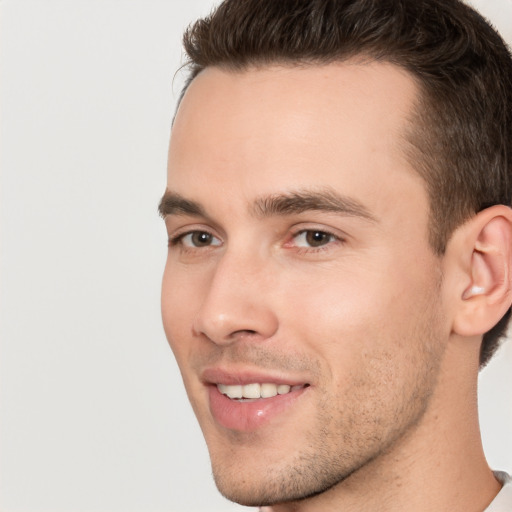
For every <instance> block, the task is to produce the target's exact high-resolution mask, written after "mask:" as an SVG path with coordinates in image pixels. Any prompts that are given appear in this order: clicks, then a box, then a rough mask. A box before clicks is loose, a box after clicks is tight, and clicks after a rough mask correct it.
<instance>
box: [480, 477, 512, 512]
mask: <svg viewBox="0 0 512 512" xmlns="http://www.w3.org/2000/svg"><path fill="white" fill-rule="evenodd" d="M494 476H495V477H496V478H497V479H498V480H499V481H500V482H501V483H502V484H503V487H502V488H501V491H500V492H499V493H498V494H497V495H496V498H494V499H493V500H492V503H491V504H490V505H489V506H488V507H487V508H486V509H485V511H484V512H512V478H510V476H509V475H507V473H503V472H502V471H495V472H494Z"/></svg>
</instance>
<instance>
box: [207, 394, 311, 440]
mask: <svg viewBox="0 0 512 512" xmlns="http://www.w3.org/2000/svg"><path fill="white" fill-rule="evenodd" d="M306 389H308V388H307V387H304V388H301V389H298V390H296V391H291V392H289V393H286V394H284V395H276V396H274V397H272V398H260V399H257V400H243V401H238V400H231V399H230V398H228V397H227V396H226V395H223V394H222V393H221V392H220V391H219V390H218V389H217V386H214V385H210V386H209V394H210V411H211V413H212V415H213V417H214V418H215V420H216V421H217V422H218V423H219V424H220V425H222V426H223V427H225V428H227V429H230V430H238V431H242V432H250V431H253V430H256V429H258V428H259V427H261V426H262V425H263V424H265V423H267V422H269V421H270V420H272V419H274V418H275V417H276V416H278V415H280V414H281V413H283V412H284V411H286V410H287V409H288V408H289V407H290V406H291V405H292V404H293V403H294V402H295V400H297V398H299V397H300V396H301V395H302V394H303V393H304V392H305V391H306Z"/></svg>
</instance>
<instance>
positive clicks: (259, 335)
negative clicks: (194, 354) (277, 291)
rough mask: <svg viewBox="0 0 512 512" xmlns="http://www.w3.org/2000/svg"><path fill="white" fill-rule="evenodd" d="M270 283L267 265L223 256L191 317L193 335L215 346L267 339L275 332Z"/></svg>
mask: <svg viewBox="0 0 512 512" xmlns="http://www.w3.org/2000/svg"><path fill="white" fill-rule="evenodd" d="M271 281H272V277H271V273H270V272H269V268H268V265H265V263H264V262H263V261H259V260H258V258H257V257H251V256H250V257H243V255H241V254H238V255H237V254H228V253H225V254H224V256H223V257H222V259H220V261H218V262H217V264H216V266H215V269H214V270H213V271H212V275H211V278H210V280H209V282H208V285H207V286H208V289H207V290H205V294H204V299H203V302H202V304H201V306H200V308H199V310H198V312H197V314H196V316H195V318H194V322H193V330H194V334H196V335H204V336H206V337H207V338H209V339H210V340H211V341H212V342H214V343H215V344H217V345H229V344H231V343H234V342H236V341H238V340H241V339H248V338H250V339H252V340H265V339H268V338H270V337H271V336H272V335H273V334H275V332H276V331H277V329H278V319H277V315H276V311H275V308H274V307H273V300H272V297H273V289H274V288H273V284H272V282H271ZM274 284H275V283H274Z"/></svg>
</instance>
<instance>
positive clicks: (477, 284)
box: [453, 205, 512, 336]
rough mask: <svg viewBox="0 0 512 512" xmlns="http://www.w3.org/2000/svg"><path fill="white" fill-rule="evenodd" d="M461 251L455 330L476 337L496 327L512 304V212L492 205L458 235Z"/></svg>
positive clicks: (457, 239) (459, 255)
mask: <svg viewBox="0 0 512 512" xmlns="http://www.w3.org/2000/svg"><path fill="white" fill-rule="evenodd" d="M455 235H456V236H455V240H454V243H455V248H456V250H457V251H459V254H458V258H457V259H458V262H459V265H458V266H459V270H462V272H460V273H458V275H459V278H458V279H457V282H458V286H457V288H458V289H457V293H458V295H459V296H458V297H457V307H456V311H455V316H454V323H453V331H454V332H455V333H456V334H460V335H462V336H476V335H482V334H484V333H486V332H487V331H488V330H489V329H491V328H492V327H494V326H495V325H496V324H497V323H498V321H499V320H500V319H501V317H502V316H503V315H504V314H505V313H506V312H507V310H508V308H509V307H510V305H511V303H512V210H511V209H510V208H508V207H507V206H504V205H496V206H491V207H490V208H486V209H485V210H482V211H481V212H480V213H478V214H477V215H476V216H475V217H473V218H471V219H470V220H469V221H468V222H467V223H465V224H464V225H463V226H461V228H460V232H459V230H457V231H456V233H455Z"/></svg>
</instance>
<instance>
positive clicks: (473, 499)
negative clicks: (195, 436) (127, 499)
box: [160, 0, 512, 512]
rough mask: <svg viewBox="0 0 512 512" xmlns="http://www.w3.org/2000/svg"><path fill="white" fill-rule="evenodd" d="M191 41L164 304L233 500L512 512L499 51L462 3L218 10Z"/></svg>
mask: <svg viewBox="0 0 512 512" xmlns="http://www.w3.org/2000/svg"><path fill="white" fill-rule="evenodd" d="M185 48H186V50H187V53H188V55H189V58H190V79H189V81H188V83H187V85H186V88H185V92H184V94H183V96H182V99H181V102H180V105H179V109H178V111H177V114H176V118H175V122H174V125H173V129H172V135H171V142H170V150H169V172H168V184H167V190H166V192H165V195H164V197H163V198H162V201H161V204H160V213H161V214H162V216H163V217H164V218H165V223H166V226H167V230H168V234H169V253H168V260H167V265H166V269H165V275H164V280H163V292H162V311H163V319H164V327H165V330H166V334H167V337H168V339H169V343H170V345H171V347H172V349H173V351H174V354H175V356H176V358H177V361H178V364H179V366H180V368H181V372H182V375H183V379H184V383H185V387H186V390H187V393H188V396H189V398H190V401H191V403H192V406H193V408H194V411H195V413H196V415H197V418H198V420H199V423H200V425H201V428H202V430H203V433H204V436H205V438H206V442H207V444H208V449H209V452H210V456H211V460H212V467H213V473H214V477H215V481H216V484H217V486H218V488H219V490H220V491H221V493H222V494H224V495H225V496H226V497H228V498H229V499H231V500H233V501H235V502H238V503H241V504H244V505H250V506H265V507H266V506H268V507H270V508H269V510H273V511H292V510H293V511H307V512H313V511H331V510H332V511H335V510H336V511H370V510H371V511H374V510H378V511H405V510H407V511H417V512H421V511H433V510H435V511H445V510H446V511H465V512H468V511H474V512H477V511H478V512H481V511H483V510H487V511H488V512H490V511H492V512H498V511H505V510H512V485H511V484H510V481H509V480H508V477H507V476H506V475H504V474H502V473H493V472H492V471H491V469H490V468H489V467H488V465H487V463H486V460H485V457H484V454H483V450H482V445H481V440H480V433H479V427H478V415H477V394H476V383H477V375H478V370H479V367H481V366H483V365H485V363H486V362H487V361H488V360H489V358H490V357H491V355H492V354H493V352H494V351H495V349H496V347H497V345H498V342H499V339H500V337H501V335H502V333H503V331H504V329H505V327H506V324H507V321H508V317H509V315H510V305H511V303H512V210H511V209H510V200H511V197H512V188H511V187H512V177H511V165H512V140H511V137H512V60H511V57H510V54H509V52H508V51H507V49H506V46H505V45H504V43H503V42H502V40H501V39H500V38H499V36H498V35H497V34H496V33H495V32H494V31H493V30H492V29H491V28H490V27H489V26H488V25H487V23H486V22H485V21H484V20H483V19H482V18H481V17H480V16H479V15H478V14H476V13H475V12H474V11H472V10H471V9H470V8H468V7H467V6H465V5H464V4H462V3H460V2H459V1H457V0H279V1H276V0H226V1H225V2H224V3H222V4H221V5H220V6H219V7H218V9H217V10H216V11H215V12H214V13H213V14H212V15H211V16H210V17H209V18H207V19H205V20H200V21H198V22H197V23H196V24H195V25H193V26H192V27H191V28H190V29H189V30H188V31H187V33H186V35H185ZM507 482H508V483H507Z"/></svg>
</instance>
